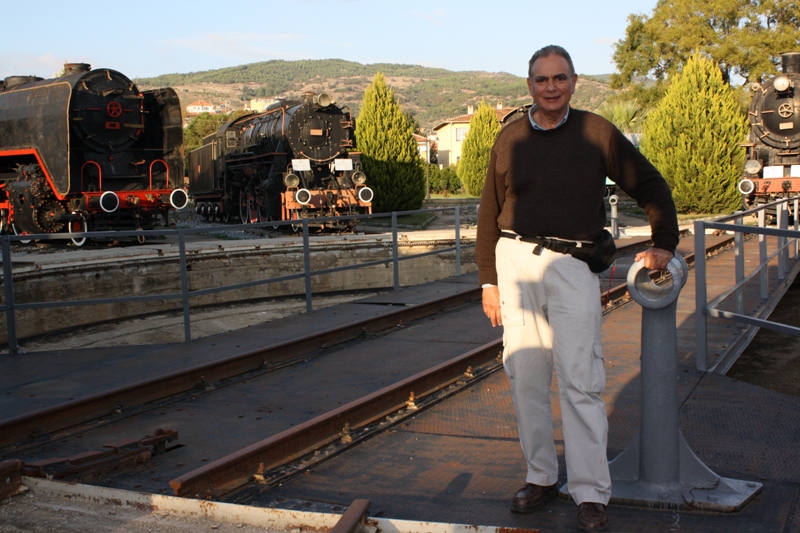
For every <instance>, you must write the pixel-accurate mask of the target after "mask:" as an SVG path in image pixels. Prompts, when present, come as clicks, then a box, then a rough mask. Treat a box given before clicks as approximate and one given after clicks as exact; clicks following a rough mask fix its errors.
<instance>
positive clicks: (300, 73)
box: [135, 59, 613, 129]
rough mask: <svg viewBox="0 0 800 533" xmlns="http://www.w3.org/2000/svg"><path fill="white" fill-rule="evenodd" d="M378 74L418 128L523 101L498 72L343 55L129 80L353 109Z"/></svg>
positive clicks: (591, 95)
mask: <svg viewBox="0 0 800 533" xmlns="http://www.w3.org/2000/svg"><path fill="white" fill-rule="evenodd" d="M378 71H380V72H382V73H383V74H384V76H385V77H386V80H387V83H388V84H389V85H390V86H391V87H392V88H393V89H394V91H395V94H396V95H397V97H398V99H399V100H400V102H401V104H402V106H403V109H404V110H405V111H407V112H410V113H411V114H413V115H414V117H415V118H416V119H417V121H418V122H419V123H420V125H421V126H422V127H423V128H426V129H428V128H431V127H433V126H434V125H436V124H437V123H438V122H441V121H442V120H444V119H447V118H451V117H455V116H459V115H463V114H466V112H467V106H475V107H477V105H478V103H479V102H480V100H481V98H485V99H486V101H487V102H488V103H489V104H491V105H493V106H495V105H497V104H502V105H503V106H504V107H516V106H519V105H522V104H525V103H528V102H529V101H530V96H529V95H528V88H527V85H526V83H525V78H522V77H519V76H514V75H512V74H508V73H505V72H497V73H492V72H480V71H462V72H454V71H450V70H445V69H440V68H429V67H423V66H419V65H398V64H389V63H376V64H371V65H362V64H361V63H355V62H352V61H344V60H342V59H325V60H301V61H283V60H271V61H263V62H259V63H250V64H247V65H241V66H237V67H229V68H223V69H217V70H209V71H205V72H190V73H185V74H179V73H176V74H164V75H161V76H157V77H154V78H139V79H136V80H135V81H136V83H137V85H139V86H141V87H164V86H170V87H174V88H175V89H176V90H178V94H179V96H180V98H181V101H182V102H183V103H184V105H187V104H189V103H190V102H191V101H193V100H194V99H205V100H208V101H209V102H211V103H213V104H216V105H219V104H222V103H225V104H226V105H227V106H228V107H229V108H242V107H243V106H244V104H245V103H246V102H247V101H249V100H250V99H251V98H272V97H274V96H284V97H288V98H294V97H298V96H299V95H300V94H302V93H303V92H305V91H312V92H315V93H321V92H327V93H329V94H330V95H331V96H333V98H334V100H335V101H336V102H337V103H338V104H339V105H346V106H348V107H349V108H350V109H351V110H352V111H353V112H355V113H356V115H357V114H358V108H359V106H360V104H361V99H362V97H363V95H364V90H365V89H366V87H367V85H368V84H369V82H370V81H371V80H372V77H373V76H374V75H375V73H376V72H378ZM600 79H601V78H600V77H594V78H592V77H589V78H585V79H582V81H581V82H580V83H579V85H578V89H577V91H576V94H575V96H574V99H573V102H574V104H575V106H576V107H581V108H584V109H590V110H594V109H597V108H598V107H599V106H600V104H602V102H603V101H604V100H605V99H606V98H607V97H608V96H609V95H611V94H613V91H612V90H611V89H610V88H609V86H608V85H607V84H606V83H604V82H602V81H599V80H600Z"/></svg>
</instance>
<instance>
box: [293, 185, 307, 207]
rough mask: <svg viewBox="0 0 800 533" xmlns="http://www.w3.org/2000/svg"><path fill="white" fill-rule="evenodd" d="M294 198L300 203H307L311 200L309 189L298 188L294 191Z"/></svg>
mask: <svg viewBox="0 0 800 533" xmlns="http://www.w3.org/2000/svg"><path fill="white" fill-rule="evenodd" d="M294 199H295V200H297V203H298V204H300V205H308V203H309V202H310V201H311V191H309V190H308V189H300V190H298V191H297V192H296V193H294Z"/></svg>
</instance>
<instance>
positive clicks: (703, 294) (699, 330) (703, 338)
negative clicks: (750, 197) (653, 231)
mask: <svg viewBox="0 0 800 533" xmlns="http://www.w3.org/2000/svg"><path fill="white" fill-rule="evenodd" d="M694 282H695V291H694V294H695V313H694V324H695V326H694V329H695V342H696V343H697V348H696V350H697V351H696V354H697V355H696V356H695V365H696V366H697V370H700V371H701V372H705V371H706V370H708V323H707V321H708V296H707V290H706V226H705V223H704V222H703V221H702V220H695V221H694Z"/></svg>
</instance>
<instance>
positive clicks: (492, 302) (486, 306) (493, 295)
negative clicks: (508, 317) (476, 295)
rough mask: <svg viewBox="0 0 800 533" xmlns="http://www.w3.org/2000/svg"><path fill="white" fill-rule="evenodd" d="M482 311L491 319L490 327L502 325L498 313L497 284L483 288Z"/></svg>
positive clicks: (498, 290)
mask: <svg viewBox="0 0 800 533" xmlns="http://www.w3.org/2000/svg"><path fill="white" fill-rule="evenodd" d="M483 312H484V313H486V316H487V317H489V320H491V321H492V327H493V328H494V327H497V326H502V325H503V317H502V315H501V314H500V289H498V288H497V286H493V287H484V288H483Z"/></svg>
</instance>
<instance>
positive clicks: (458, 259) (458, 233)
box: [455, 206, 461, 276]
mask: <svg viewBox="0 0 800 533" xmlns="http://www.w3.org/2000/svg"><path fill="white" fill-rule="evenodd" d="M455 222H456V276H460V275H461V207H459V206H456V220H455Z"/></svg>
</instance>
